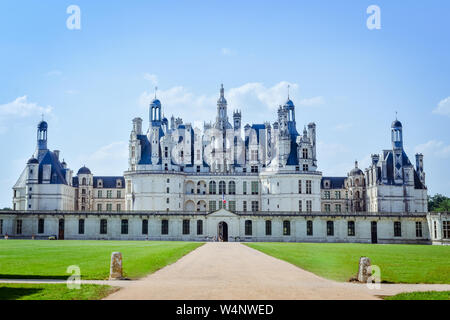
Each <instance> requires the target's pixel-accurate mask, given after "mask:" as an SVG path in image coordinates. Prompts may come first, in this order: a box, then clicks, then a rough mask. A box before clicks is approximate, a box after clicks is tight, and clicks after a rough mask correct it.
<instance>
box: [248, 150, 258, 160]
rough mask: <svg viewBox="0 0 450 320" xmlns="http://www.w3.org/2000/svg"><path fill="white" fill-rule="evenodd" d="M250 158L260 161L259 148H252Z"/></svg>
mask: <svg viewBox="0 0 450 320" xmlns="http://www.w3.org/2000/svg"><path fill="white" fill-rule="evenodd" d="M250 160H251V161H258V150H252V151H251V156H250Z"/></svg>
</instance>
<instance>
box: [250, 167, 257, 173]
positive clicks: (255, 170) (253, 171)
mask: <svg viewBox="0 0 450 320" xmlns="http://www.w3.org/2000/svg"><path fill="white" fill-rule="evenodd" d="M251 172H252V173H258V172H259V169H258V166H252V167H251Z"/></svg>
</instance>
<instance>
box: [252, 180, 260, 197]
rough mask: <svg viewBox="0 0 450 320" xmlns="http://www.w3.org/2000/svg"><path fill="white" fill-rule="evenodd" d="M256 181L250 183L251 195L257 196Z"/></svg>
mask: <svg viewBox="0 0 450 320" xmlns="http://www.w3.org/2000/svg"><path fill="white" fill-rule="evenodd" d="M258 193H259V192H258V181H252V194H253V195H255V194H258Z"/></svg>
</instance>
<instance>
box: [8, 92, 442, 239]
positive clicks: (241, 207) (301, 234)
mask: <svg viewBox="0 0 450 320" xmlns="http://www.w3.org/2000/svg"><path fill="white" fill-rule="evenodd" d="M161 108H162V106H161V102H160V101H159V100H158V99H156V97H155V99H154V100H153V101H152V102H151V104H150V108H149V125H148V130H146V131H144V128H143V125H144V122H143V120H142V119H141V118H135V119H134V120H133V127H132V131H131V134H130V140H129V159H128V170H127V171H126V172H125V173H124V174H123V175H122V176H115V177H99V176H94V175H93V174H92V173H91V171H90V170H89V169H88V168H86V167H83V168H81V169H80V170H79V171H78V173H77V175H76V176H73V173H72V171H71V170H70V169H68V167H67V164H66V163H65V162H64V161H62V162H61V161H60V156H59V153H60V152H59V151H50V150H49V149H48V147H47V131H48V125H47V123H46V122H45V121H42V122H40V123H39V125H38V130H37V147H36V151H35V153H34V155H33V157H32V158H31V159H30V160H29V161H28V163H27V165H26V167H25V169H24V171H23V173H22V174H21V176H20V178H19V179H18V181H17V183H16V184H15V185H14V187H13V191H14V195H13V209H14V211H13V213H11V212H2V213H1V214H0V223H1V224H0V227H1V228H0V234H2V233H3V234H5V233H6V231H8V232H9V235H11V236H12V235H16V236H22V235H24V236H25V235H29V234H34V235H46V234H48V233H49V232H50V233H54V234H57V235H59V236H60V238H61V237H62V238H95V239H97V238H117V239H122V238H124V239H130V238H133V239H147V238H151V239H159V238H161V239H174V240H175V239H190V240H196V239H197V240H200V239H204V238H205V237H220V238H222V239H224V238H226V239H224V240H230V241H231V240H233V239H234V240H239V239H247V240H249V241H351V242H413V243H416V242H427V241H431V242H433V241H434V242H442V241H444V242H445V241H446V240H444V239H445V237H446V236H447V237H448V233H450V231H447V229H446V228H447V227H450V223H447V221H448V220H447V218H448V217H447V215H446V214H444V215H440V216H439V219H437V220H436V219H435V220H433V221H436V223H439V226H436V228H437V229H439V230H440V233H439V237H440V238H439V237H438V238H435V237H434V236H438V232H437V231H436V232H434V231H433V230H432V227H434V226H432V225H430V221H431V220H430V219H432V217H433V216H434V215H430V214H427V211H428V210H427V209H428V208H427V188H426V185H425V173H424V168H423V156H422V155H420V154H418V155H416V166H415V167H414V166H413V165H412V164H411V162H410V161H409V159H408V157H407V155H406V153H405V151H404V150H403V127H402V124H401V123H400V122H399V121H398V120H396V121H394V123H393V124H392V126H391V131H392V141H391V143H392V149H389V150H384V151H383V152H382V153H381V154H380V155H373V156H372V163H371V165H370V167H369V168H367V169H366V170H365V171H364V172H363V171H362V170H360V169H359V168H358V164H357V163H356V165H355V168H354V169H353V170H351V171H350V172H349V173H348V175H347V176H346V177H324V176H322V173H321V172H320V171H318V170H317V169H318V155H317V152H316V145H317V141H316V125H315V124H314V123H309V124H307V125H306V126H305V127H304V130H303V132H302V134H299V133H298V131H297V123H296V117H295V105H294V103H293V102H292V101H291V100H290V99H289V98H288V100H287V102H286V103H285V104H284V105H283V106H280V107H279V109H278V113H277V119H276V121H275V122H273V123H269V122H266V123H264V124H253V125H248V124H247V125H245V126H244V127H243V128H242V123H241V120H242V118H241V112H240V111H235V112H233V119H232V123H230V120H229V118H228V110H227V109H228V104H227V100H226V98H225V92H224V88H223V86H222V88H221V90H220V96H219V100H218V102H217V117H216V119H215V121H214V122H213V123H205V124H204V125H203V128H193V126H192V125H191V124H190V123H183V121H182V120H181V119H180V118H177V119H175V118H174V117H173V116H172V118H171V119H170V122H169V120H168V119H167V118H165V117H164V116H163V115H162V112H161ZM319 156H320V155H319ZM6 217H9V218H6ZM81 217H83V218H81ZM368 217H372V218H373V219H375V220H373V219H372V220H370V219H369V218H368ZM368 219H369V220H368ZM377 219H378V220H377ZM144 220H145V221H144ZM216 220H217V221H216ZM397 220H398V221H397ZM18 221H20V222H18ZM50 221H53V222H50ZM81 221H82V222H81ZM108 221H109V222H108ZM200 221H201V222H200ZM377 221H379V222H380V223H379V225H378V224H377ZM373 222H375V223H376V224H375V226H374V225H373ZM397 222H400V224H402V226H400V227H399V226H398V223H397ZM47 224H49V226H47ZM97 224H98V226H97ZM111 224H112V225H113V226H114V225H115V224H116V225H117V226H116V227H112V226H109V225H111ZM388 224H392V228H390V227H389V228H388V227H386V228H387V229H386V230H385V229H384V228H385V227H382V228H381V229H380V226H385V225H386V226H387V225H388ZM447 224H449V225H448V226H447ZM18 225H20V226H18ZM94 225H95V226H94ZM172 225H173V226H172ZM52 226H53V227H52ZM69 226H70V227H69ZM108 226H109V227H108ZM19 227H20V228H19ZM419 227H420V231H419ZM36 228H37V229H36ZM111 228H112V229H111ZM399 228H400V229H399ZM402 228H403V229H402ZM61 229H62V230H61ZM49 230H51V231H49ZM111 230H114V231H111ZM312 230H314V231H312ZM402 230H403V231H402ZM18 231H20V233H19V232H18ZM61 231H62V233H61ZM81 231H83V232H82V233H81ZM119 231H120V232H119ZM125 231H126V233H125ZM200 231H201V232H200ZM374 234H375V236H376V237H377V239H374ZM382 234H383V236H381V235H382ZM225 235H226V237H225Z"/></svg>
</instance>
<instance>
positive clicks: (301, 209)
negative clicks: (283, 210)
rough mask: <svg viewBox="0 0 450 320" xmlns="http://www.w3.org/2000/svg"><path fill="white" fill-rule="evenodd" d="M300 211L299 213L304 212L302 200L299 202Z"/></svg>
mask: <svg viewBox="0 0 450 320" xmlns="http://www.w3.org/2000/svg"><path fill="white" fill-rule="evenodd" d="M298 211H299V212H302V211H303V205H302V200H298Z"/></svg>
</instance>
